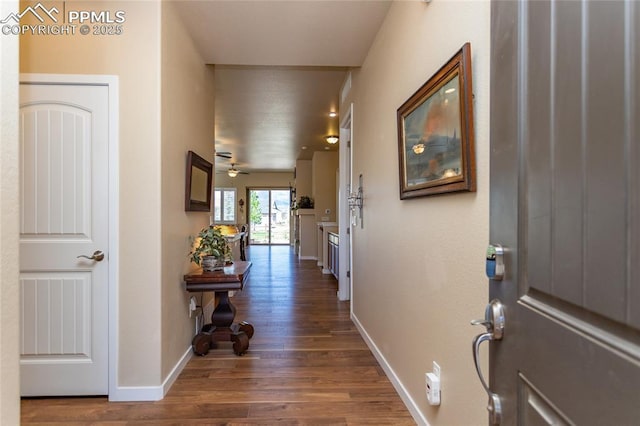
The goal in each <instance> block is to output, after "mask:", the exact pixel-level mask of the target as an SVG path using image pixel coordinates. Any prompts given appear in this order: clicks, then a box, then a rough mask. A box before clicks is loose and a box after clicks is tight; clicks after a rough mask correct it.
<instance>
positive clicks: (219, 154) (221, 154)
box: [216, 151, 231, 158]
mask: <svg viewBox="0 0 640 426" xmlns="http://www.w3.org/2000/svg"><path fill="white" fill-rule="evenodd" d="M216 157H222V158H231V153H230V152H227V151H220V152H216Z"/></svg>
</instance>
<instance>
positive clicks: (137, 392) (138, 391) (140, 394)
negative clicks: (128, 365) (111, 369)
mask: <svg viewBox="0 0 640 426" xmlns="http://www.w3.org/2000/svg"><path fill="white" fill-rule="evenodd" d="M192 357H193V350H192V349H191V345H189V347H188V348H187V350H186V351H185V352H184V354H183V355H182V356H181V357H180V360H178V362H177V363H176V365H175V366H174V367H173V369H172V370H171V372H170V373H169V374H168V375H167V378H166V379H164V382H162V385H160V386H121V387H119V388H117V389H116V390H115V392H113V393H111V394H110V395H109V401H110V402H127V401H160V400H161V399H163V398H164V396H165V395H166V394H167V392H169V389H171V386H173V383H174V382H175V381H176V379H177V378H178V376H180V373H182V370H183V369H184V367H185V366H186V365H187V363H188V362H189V361H190V360H191V358H192Z"/></svg>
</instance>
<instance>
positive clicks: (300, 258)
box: [298, 256, 318, 260]
mask: <svg viewBox="0 0 640 426" xmlns="http://www.w3.org/2000/svg"><path fill="white" fill-rule="evenodd" d="M298 259H299V260H318V256H298Z"/></svg>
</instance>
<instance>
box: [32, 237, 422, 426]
mask: <svg viewBox="0 0 640 426" xmlns="http://www.w3.org/2000/svg"><path fill="white" fill-rule="evenodd" d="M248 257H249V260H251V261H252V262H253V266H252V268H251V273H250V275H249V281H248V283H247V285H246V287H245V289H244V291H243V292H241V293H238V294H236V295H235V296H234V297H233V298H232V302H233V303H234V304H235V306H236V307H237V315H236V319H237V320H247V321H249V322H250V323H252V324H253V325H254V327H255V335H254V336H253V338H252V339H251V345H250V347H249V351H248V352H247V354H245V355H244V356H243V357H236V356H235V355H233V352H232V350H231V343H222V344H220V346H219V347H218V348H217V349H214V350H212V351H211V352H209V354H208V355H207V356H205V357H194V358H192V360H191V361H190V362H189V364H188V365H187V366H186V367H185V369H184V370H183V372H182V374H181V375H180V377H179V378H178V380H177V381H176V382H175V383H174V385H173V387H172V388H171V390H170V391H169V393H168V394H167V396H166V397H165V398H164V400H162V401H158V402H153V403H108V402H107V401H106V399H105V398H64V399H32V400H23V401H22V423H23V424H28V423H38V424H45V423H49V422H60V423H64V424H65V425H68V424H87V423H91V424H101V423H102V422H105V423H106V422H108V423H109V424H130V423H136V424H140V423H146V424H154V425H155V424H165V425H166V424H188V423H197V424H262V425H271V424H331V425H358V424H376V425H383V424H388V425H413V424H415V423H414V421H413V419H412V417H411V415H410V414H409V412H408V410H407V409H406V407H405V406H404V404H403V403H402V401H401V400H400V398H399V396H398V395H397V393H396V391H395V390H394V388H393V386H392V385H391V383H390V382H389V380H388V379H387V377H386V376H385V375H384V372H383V371H382V369H381V368H380V366H379V365H378V364H377V362H376V360H375V358H374V357H373V355H372V354H371V352H370V351H369V349H368V348H367V346H366V344H365V343H364V341H363V340H362V338H361V337H360V335H359V334H358V332H357V330H356V328H355V326H354V325H353V324H352V322H351V320H350V319H349V302H340V301H338V299H337V297H336V291H337V283H336V281H335V279H334V278H333V277H332V276H331V275H323V274H322V273H321V271H320V268H318V267H317V266H316V262H315V261H309V260H305V261H299V260H298V259H297V258H296V257H295V256H294V254H293V251H292V249H291V248H290V247H289V246H251V247H250V248H249V252H248Z"/></svg>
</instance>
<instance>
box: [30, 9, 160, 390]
mask: <svg viewBox="0 0 640 426" xmlns="http://www.w3.org/2000/svg"><path fill="white" fill-rule="evenodd" d="M73 7H74V8H76V9H77V10H94V11H100V10H105V11H111V13H112V14H114V13H115V11H117V10H122V11H124V13H125V16H126V21H125V22H124V24H123V29H124V30H123V32H122V34H120V35H115V34H114V35H94V34H86V35H82V34H80V33H79V32H76V33H75V34H63V35H43V34H33V35H31V34H26V35H23V36H20V71H21V72H23V73H47V74H102V75H104V74H107V75H116V76H118V78H119V88H120V93H119V100H120V103H119V105H120V114H119V127H120V134H119V144H118V145H119V164H118V177H119V182H120V186H119V208H120V212H119V218H118V220H119V227H120V229H119V234H118V236H117V240H118V242H119V244H118V252H119V253H118V254H119V273H118V304H119V306H118V313H119V314H118V318H117V322H118V324H119V327H118V337H119V339H118V360H117V368H118V371H117V372H116V374H117V381H118V383H117V386H118V388H128V389H130V390H132V392H133V394H138V393H139V392H138V391H140V390H141V391H142V392H143V393H144V392H146V389H149V388H150V387H153V388H156V387H158V386H160V385H161V382H162V378H161V374H160V372H161V365H160V363H161V342H160V340H161V330H160V327H158V324H159V323H160V320H161V316H160V312H161V304H162V300H161V292H160V282H161V273H160V271H161V267H160V261H161V222H160V219H161V204H160V201H161V167H160V156H161V149H160V146H161V144H160V142H161V140H160V138H161V128H160V127H161V126H160V119H161V117H160V66H161V64H160V18H161V16H160V8H161V6H160V2H159V1H148V2H140V1H134V2H131V1H74V2H73ZM141 306H144V311H142V310H141ZM142 312H144V314H142ZM110 387H112V386H111V385H110Z"/></svg>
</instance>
